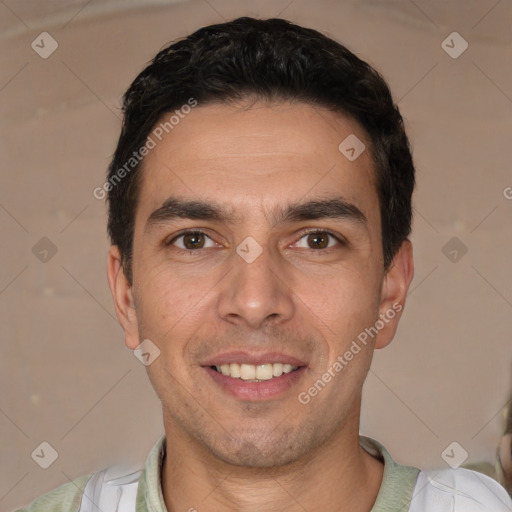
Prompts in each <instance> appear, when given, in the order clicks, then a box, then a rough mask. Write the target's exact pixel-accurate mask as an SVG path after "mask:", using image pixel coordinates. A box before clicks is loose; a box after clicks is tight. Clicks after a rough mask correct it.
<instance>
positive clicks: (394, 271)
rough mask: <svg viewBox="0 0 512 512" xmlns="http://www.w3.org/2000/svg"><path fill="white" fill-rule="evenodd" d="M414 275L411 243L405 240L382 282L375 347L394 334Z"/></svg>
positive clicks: (389, 339) (385, 341)
mask: <svg viewBox="0 0 512 512" xmlns="http://www.w3.org/2000/svg"><path fill="white" fill-rule="evenodd" d="M413 276H414V263H413V254H412V244H411V242H410V241H409V240H405V241H404V242H403V243H402V245H401V246H400V249H399V250H398V252H397V253H396V255H395V258H394V259H393V262H392V263H391V266H390V268H389V269H388V271H387V273H386V275H385V276H384V281H383V283H382V292H381V301H380V306H379V320H380V321H381V322H380V324H379V325H380V326H382V329H379V333H378V334H377V337H376V340H375V348H384V347H386V346H387V345H389V343H391V340H392V339H393V337H394V336H395V333H396V330H397V328H398V321H399V320H400V317H401V316H402V312H403V308H404V306H405V299H406V297H407V291H408V290H409V286H410V284H411V281H412V278H413Z"/></svg>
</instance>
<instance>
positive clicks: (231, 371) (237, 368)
mask: <svg viewBox="0 0 512 512" xmlns="http://www.w3.org/2000/svg"><path fill="white" fill-rule="evenodd" d="M210 368H212V369H213V370H215V371H217V372H218V373H221V374H222V375H225V376H226V377H231V378H232V379H241V380H244V381H247V382H262V381H266V380H271V379H275V378H277V377H281V375H285V374H287V373H291V372H294V371H296V370H298V369H299V367H298V366H293V365H291V364H288V363H285V364H283V363H261V364H247V363H230V364H221V365H215V366H210Z"/></svg>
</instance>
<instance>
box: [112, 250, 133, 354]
mask: <svg viewBox="0 0 512 512" xmlns="http://www.w3.org/2000/svg"><path fill="white" fill-rule="evenodd" d="M107 277H108V283H109V286H110V292H111V293H112V298H113V300H114V306H115V309H116V315H117V319H118V320H119V323H120V324H121V327H122V328H123V330H124V334H125V344H126V346H127V347H128V348H129V349H131V350H134V349H136V348H137V347H138V345H139V332H138V321H137V315H136V312H135V301H134V296H133V291H132V287H131V285H130V283H129V281H128V279H127V277H126V274H125V272H124V269H123V265H122V263H121V252H120V250H119V247H117V246H116V245H114V246H112V247H111V248H110V250H109V253H108V264H107Z"/></svg>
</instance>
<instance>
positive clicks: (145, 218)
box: [109, 103, 412, 467]
mask: <svg viewBox="0 0 512 512" xmlns="http://www.w3.org/2000/svg"><path fill="white" fill-rule="evenodd" d="M351 134H354V135H355V136H357V138H358V139H360V141H362V142H363V143H364V144H365V146H366V150H364V151H363V152H362V154H361V155H360V156H359V157H358V158H356V159H355V160H353V161H350V160H349V159H348V158H346V156H345V155H344V154H342V153H341V152H340V150H339V149H338V146H339V145H340V143H341V142H342V141H343V140H344V139H345V138H346V137H347V136H349V135H351ZM369 146H370V143H369V140H368V139H367V137H366V135H365V132H364V130H363V129H362V128H361V127H360V126H359V125H358V123H356V122H355V121H354V120H351V119H349V118H345V117H341V116H339V115H337V114H334V113H332V112H329V111H327V110H323V109H319V108H318V107H313V106H311V105H306V104H293V105H292V104H285V103H282V104H278V105H269V104H264V103H255V104H251V105H250V106H249V105H246V106H245V108H240V106H239V107H235V106H228V105H207V106H198V107H196V108H195V109H193V110H192V112H191V113H190V114H188V115H187V116H186V118H185V119H183V120H181V121H180V123H179V125H177V126H175V127H174V129H173V130H172V131H171V132H170V133H169V134H168V135H167V136H165V137H164V138H163V139H162V141H161V142H159V143H158V144H157V145H156V147H155V148H154V149H152V150H151V151H150V153H149V154H148V156H147V157H146V158H145V161H144V165H143V171H142V181H141V188H140V196H139V203H138V207H137V212H136V221H135V231H134V242H133V261H132V265H133V267H132V268H133V285H132V286H131V287H130V285H129V283H128V281H127V280H126V278H125V276H124V273H123V270H122V267H121V265H120V262H119V253H118V251H117V248H115V247H114V248H113V249H112V250H111V253H110V260H109V280H110V284H111V288H112V291H113V295H114V299H115V302H116V308H117V313H118V316H119V318H120V321H121V323H122V325H123V327H124V330H125V333H126V344H127V346H128V347H129V348H131V349H135V348H136V347H137V346H138V345H139V343H140V342H141V341H142V340H146V339H149V340H151V343H153V344H154V345H156V346H157V347H158V349H159V350H160V355H159V356H158V357H157V358H156V359H155V360H154V362H152V363H151V364H150V365H148V366H147V367H146V368H147V371H148V374H149V377H150V379H151V382H152V384H153V386H154V388H155V390H156V393H157V394H158V396H159V398H160V399H161V401H162V406H163V411H164V423H165V428H166V434H167V437H168V438H170V437H174V438H177V439H180V440H181V442H183V443H185V444H187V445H188V446H189V447H191V449H196V450H199V451H201V450H203V451H204V453H207V454H208V456H212V457H215V458H216V459H220V460H222V461H225V462H228V463H231V464H236V465H244V466H250V467H270V466H277V465H283V464H287V463H290V462H294V461H295V462H298V461H300V460H303V459H305V458H307V457H310V456H311V454H312V453H314V451H315V450H318V449H320V447H321V446H325V444H326V443H327V442H336V441H337V440H338V439H341V437H343V436H347V435H349V432H353V431H354V430H356V431H357V428H358V419H359V406H360V397H361V388H362V385H363V382H364V379H365V377H366V374H367V372H368V369H369V365H370V362H371V357H372V353H373V349H374V348H375V347H376V346H377V347H381V346H384V345H386V344H387V343H388V342H389V341H390V340H391V338H392V337H393V335H394V332H395V329H396V325H397V322H398V318H399V316H400V314H399V310H400V309H401V304H403V301H404V298H405V293H406V291H407V287H408V285H409V282H410V279H411V278H412V263H411V254H410V248H409V245H408V243H406V244H404V246H403V248H402V250H401V251H400V253H399V254H398V256H397V258H396V259H395V265H393V266H392V268H391V270H390V271H388V272H387V273H384V268H383V255H382V235H381V228H380V213H379V201H378V197H377V191H376V186H375V175H374V170H373V164H372V160H371V156H370V154H369V149H368V148H369ZM393 304H400V306H396V305H395V306H393ZM390 310H394V315H393V317H392V318H391V319H389V317H390V316H391V315H390V314H388V312H389V311H390ZM384 314H386V315H387V316H386V322H383V321H381V322H380V324H384V326H383V327H382V328H380V329H378V334H377V335H373V336H368V334H367V336H366V343H365V344H363V343H362V342H361V341H359V342H357V346H358V347H359V351H357V352H356V350H355V349H354V348H353V347H354V340H358V339H359V340H361V333H363V332H365V329H368V328H370V327H374V328H375V325H376V322H377V321H378V320H379V315H381V318H383V316H382V315H384ZM380 324H379V326H380ZM366 332H368V331H366ZM371 332H373V331H371ZM358 336H359V338H358ZM363 338H364V335H363ZM351 347H352V348H351ZM347 352H351V353H352V357H351V358H349V356H348V355H347V356H346V357H345V355H346V353H347ZM340 358H341V359H340ZM341 360H343V364H342V363H341V362H340V361H341ZM336 362H338V365H337V364H336ZM340 365H341V366H342V369H340ZM326 375H330V378H329V377H328V376H327V377H326ZM319 381H321V383H320V384H319ZM315 383H316V384H315ZM315 390H316V392H315Z"/></svg>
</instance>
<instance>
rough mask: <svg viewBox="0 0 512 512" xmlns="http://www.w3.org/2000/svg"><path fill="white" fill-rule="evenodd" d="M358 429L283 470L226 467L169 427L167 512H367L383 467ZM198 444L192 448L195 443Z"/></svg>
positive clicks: (164, 473)
mask: <svg viewBox="0 0 512 512" xmlns="http://www.w3.org/2000/svg"><path fill="white" fill-rule="evenodd" d="M356 427H357V428H356V429H353V428H352V429H350V433H347V432H344V433H343V435H340V436H339V437H337V438H336V439H334V440H330V441H328V442H326V443H324V444H323V445H322V446H321V447H319V448H318V449H317V450H316V452H315V453H314V454H309V455H308V458H307V460H302V461H296V462H294V463H292V464H288V465H286V466H282V467H272V468H248V467H241V466H234V465H232V464H227V463H225V462H223V461H221V460H219V459H217V458H215V457H213V456H212V455H211V454H210V453H208V452H207V450H206V449H204V448H202V447H197V442H193V441H191V440H188V442H187V440H185V439H183V438H182V436H181V435H180V434H179V433H178V432H177V431H176V430H175V429H174V428H168V426H166V443H167V446H166V448H167V452H166V453H167V456H166V457H165V460H164V462H163V467H162V492H163V496H164V501H165V505H166V508H167V510H168V512H177V511H182V510H187V511H191V512H193V511H195V510H200V511H201V512H214V511H215V512H216V511H218V510H224V511H226V512H231V511H233V512H235V511H239V510H244V512H256V511H258V512H274V511H275V510H281V511H283V512H303V511H304V510H323V509H325V510H333V509H334V510H350V511H351V512H369V511H371V509H372V506H373V504H374V502H375V499H376V497H377V494H378V492H379V489H380V485H381V482H382V474H383V469H384V466H383V464H382V463H381V462H379V461H378V460H377V459H375V458H373V457H372V456H371V455H369V454H368V453H367V452H365V451H364V450H363V449H362V448H361V447H360V446H359V421H358V420H357V422H356ZM194 444H195V445H196V446H195V447H194V448H195V449H193V445H194Z"/></svg>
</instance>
